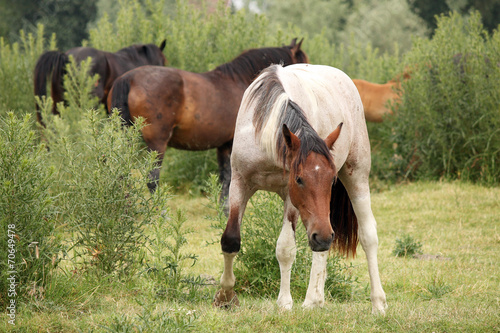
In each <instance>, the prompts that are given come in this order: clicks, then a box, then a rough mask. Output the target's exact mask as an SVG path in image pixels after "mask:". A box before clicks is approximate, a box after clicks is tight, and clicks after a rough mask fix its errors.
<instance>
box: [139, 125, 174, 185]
mask: <svg viewBox="0 0 500 333" xmlns="http://www.w3.org/2000/svg"><path fill="white" fill-rule="evenodd" d="M165 128H168V127H167V126H165ZM165 128H160V126H158V125H155V124H151V125H148V126H145V127H144V128H143V129H142V136H143V138H144V141H145V142H146V144H147V145H148V149H149V150H151V151H156V152H158V158H157V160H156V162H155V165H154V168H153V170H151V171H150V172H149V175H148V178H149V179H148V184H147V185H148V189H149V191H150V192H151V193H153V192H154V191H155V190H156V188H157V187H158V184H159V182H160V173H161V165H162V163H163V156H164V155H165V151H166V149H167V144H168V141H169V140H170V137H171V136H172V131H171V130H170V131H166V130H165ZM162 129H163V131H162Z"/></svg>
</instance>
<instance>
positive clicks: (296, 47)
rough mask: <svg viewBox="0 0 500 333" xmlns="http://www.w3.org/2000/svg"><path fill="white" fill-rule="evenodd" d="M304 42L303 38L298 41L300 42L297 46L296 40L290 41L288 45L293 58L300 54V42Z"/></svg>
mask: <svg viewBox="0 0 500 333" xmlns="http://www.w3.org/2000/svg"><path fill="white" fill-rule="evenodd" d="M303 41H304V38H302V39H301V40H300V42H299V43H298V44H297V38H294V39H293V40H292V44H291V45H290V46H291V47H292V48H291V49H290V52H292V55H293V56H294V57H295V56H296V54H297V53H299V52H301V50H300V47H301V46H302V42H303Z"/></svg>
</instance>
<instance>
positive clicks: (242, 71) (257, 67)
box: [215, 46, 294, 84]
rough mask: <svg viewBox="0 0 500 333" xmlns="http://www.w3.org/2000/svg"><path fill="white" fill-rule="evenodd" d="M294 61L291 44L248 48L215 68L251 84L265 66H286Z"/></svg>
mask: <svg viewBox="0 0 500 333" xmlns="http://www.w3.org/2000/svg"><path fill="white" fill-rule="evenodd" d="M292 63H294V59H293V57H292V52H291V51H290V47H289V46H284V47H268V48H260V49H251V50H247V51H245V52H243V53H242V54H240V55H239V56H238V57H236V58H235V59H233V60H232V61H231V62H228V63H225V64H222V65H220V66H219V67H217V68H216V69H215V70H217V71H220V72H222V73H223V74H225V75H227V76H230V77H232V78H238V79H239V80H241V81H243V82H246V83H247V84H250V83H251V82H252V81H253V80H254V79H255V78H256V77H257V75H258V74H259V73H260V71H262V70H263V69H264V68H267V67H268V66H270V65H273V64H282V65H285V66H286V65H290V64H292Z"/></svg>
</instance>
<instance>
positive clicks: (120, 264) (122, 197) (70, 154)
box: [42, 61, 166, 276]
mask: <svg viewBox="0 0 500 333" xmlns="http://www.w3.org/2000/svg"><path fill="white" fill-rule="evenodd" d="M88 66H90V61H84V62H82V63H81V64H80V66H78V65H77V64H75V63H74V62H72V63H71V64H70V66H69V67H68V75H67V79H66V80H65V82H64V83H65V88H66V95H67V98H66V100H67V101H68V103H67V106H62V105H60V111H61V115H60V116H54V115H52V114H51V113H50V112H49V111H50V103H49V102H50V98H49V102H47V103H45V104H43V103H42V105H43V110H42V114H43V116H44V121H45V123H46V128H45V129H44V131H43V134H44V137H45V139H46V140H47V142H48V146H49V147H50V155H51V163H52V164H53V166H54V167H55V168H56V170H58V173H57V176H58V179H57V182H54V184H53V185H52V190H53V191H54V193H60V196H59V197H58V201H57V204H58V206H59V207H60V217H59V219H60V220H61V221H64V222H65V223H66V224H68V225H69V227H70V229H69V230H70V231H71V236H70V237H69V239H70V241H69V244H68V245H69V246H70V248H69V255H70V257H71V258H72V259H73V258H74V259H75V261H74V264H75V265H80V264H81V265H82V268H84V269H88V270H90V269H92V268H96V269H95V270H93V271H94V272H96V273H97V274H99V275H101V274H111V273H113V274H114V273H117V274H119V275H120V276H124V274H125V273H128V274H129V273H131V272H132V273H133V272H134V271H136V270H137V269H138V268H139V267H140V265H139V264H140V260H141V256H142V255H143V251H142V247H143V246H144V245H145V244H146V242H147V237H146V234H145V231H144V229H145V226H146V225H148V224H149V223H151V221H152V220H154V219H155V218H156V217H157V215H158V214H160V212H161V211H162V210H163V209H166V208H164V205H165V204H166V201H165V200H164V198H163V196H164V195H166V193H165V188H163V187H162V188H160V189H158V191H157V192H156V193H155V194H154V195H153V196H151V195H150V194H149V191H148V190H147V187H146V183H147V179H148V178H147V177H148V173H149V171H150V170H151V169H152V168H153V165H154V161H155V159H156V154H155V153H152V152H146V151H145V149H144V148H143V144H142V138H141V132H140V129H141V127H142V126H143V123H142V122H141V121H138V122H137V123H136V124H135V125H134V126H132V127H123V126H122V120H121V118H120V116H119V115H118V113H116V112H114V113H113V114H112V115H111V116H110V117H108V116H105V115H104V112H102V110H101V112H100V111H96V110H92V109H90V110H85V108H89V107H92V106H93V105H95V97H92V95H91V90H92V86H93V84H94V82H95V81H96V79H97V78H96V77H94V78H91V77H88V76H87V75H86V74H85V73H87V70H88ZM82 108H83V109H82Z"/></svg>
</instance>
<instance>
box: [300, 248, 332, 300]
mask: <svg viewBox="0 0 500 333" xmlns="http://www.w3.org/2000/svg"><path fill="white" fill-rule="evenodd" d="M327 259H328V251H323V252H313V258H312V266H311V276H310V278H309V286H308V287H307V293H306V299H305V300H304V303H303V304H302V307H304V308H313V307H316V306H320V307H321V306H323V305H324V304H325V280H326V261H327Z"/></svg>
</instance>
